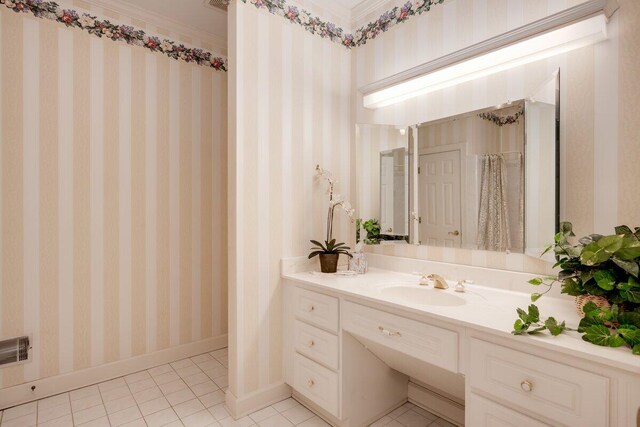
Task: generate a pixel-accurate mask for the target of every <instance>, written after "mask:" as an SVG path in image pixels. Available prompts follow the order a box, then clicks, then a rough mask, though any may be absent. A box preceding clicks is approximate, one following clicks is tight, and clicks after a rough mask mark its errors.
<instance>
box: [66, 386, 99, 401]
mask: <svg viewBox="0 0 640 427" xmlns="http://www.w3.org/2000/svg"><path fill="white" fill-rule="evenodd" d="M94 396H98V397H99V396H100V391H99V390H98V386H97V385H92V386H89V387H85V388H81V389H78V390H73V391H72V392H70V393H69V398H70V399H71V401H72V402H74V401H76V400H80V399H86V398H87V397H94Z"/></svg>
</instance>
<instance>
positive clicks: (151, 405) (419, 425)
mask: <svg viewBox="0 0 640 427" xmlns="http://www.w3.org/2000/svg"><path fill="white" fill-rule="evenodd" d="M227 365H228V356H227V350H226V349H222V350H217V351H214V352H211V353H205V354H201V355H199V356H195V357H192V358H190V359H183V360H178V361H176V362H173V363H170V364H167V365H162V366H156V367H155V368H151V369H148V370H146V371H141V372H137V373H135V374H131V375H127V376H125V377H121V378H116V379H114V380H110V381H106V382H103V383H100V384H97V385H92V386H89V387H85V388H82V389H79V390H74V391H71V392H69V393H63V394H59V395H56V396H52V397H48V398H46V399H42V400H39V401H37V402H31V403H27V404H24V405H20V406H16V407H13V408H9V409H7V410H5V411H4V412H1V411H0V427H32V426H46V427H67V426H69V427H71V426H83V427H103V426H104V427H119V426H128V427H147V426H148V427H161V426H167V427H179V426H184V427H205V426H207V427H252V426H256V427H291V426H301V427H325V426H328V424H327V423H325V422H324V421H323V420H322V419H320V418H319V417H318V416H316V415H315V414H314V413H313V412H311V411H310V410H308V409H307V408H305V407H304V406H302V405H301V404H299V403H298V402H297V401H296V400H294V399H286V400H283V401H282V402H279V403H276V404H275V405H272V406H269V407H267V408H264V409H261V410H259V411H256V412H254V413H253V414H251V415H249V416H246V417H244V418H241V419H239V420H236V421H234V420H233V419H232V418H231V417H230V416H229V413H228V412H227V410H226V409H225V407H224V391H225V390H226V388H227V385H228V377H227ZM372 426H374V427H381V426H388V427H426V426H431V427H453V424H450V423H447V422H446V421H444V420H441V419H438V417H436V416H435V415H433V414H431V413H429V412H427V411H425V410H423V409H422V408H419V407H417V406H415V405H412V404H411V403H407V404H405V405H403V406H402V407H400V408H398V409H396V410H395V411H393V412H391V413H390V414H389V415H387V416H385V417H383V418H382V419H380V420H378V421H377V422H375V423H374V424H372Z"/></svg>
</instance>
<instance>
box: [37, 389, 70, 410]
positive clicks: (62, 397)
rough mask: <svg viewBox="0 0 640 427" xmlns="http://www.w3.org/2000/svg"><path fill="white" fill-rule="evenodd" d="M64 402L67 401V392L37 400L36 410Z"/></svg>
mask: <svg viewBox="0 0 640 427" xmlns="http://www.w3.org/2000/svg"><path fill="white" fill-rule="evenodd" d="M65 403H69V393H63V394H58V395H56V396H51V397H47V398H46V399H42V400H38V411H41V410H45V409H49V408H53V407H54V406H60V405H63V404H65Z"/></svg>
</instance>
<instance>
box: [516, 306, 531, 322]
mask: <svg viewBox="0 0 640 427" xmlns="http://www.w3.org/2000/svg"><path fill="white" fill-rule="evenodd" d="M516 312H517V313H518V317H519V318H520V320H522V322H523V323H529V315H528V314H527V312H526V311H524V310H523V309H521V308H517V309H516Z"/></svg>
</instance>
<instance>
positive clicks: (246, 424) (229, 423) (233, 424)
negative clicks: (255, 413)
mask: <svg viewBox="0 0 640 427" xmlns="http://www.w3.org/2000/svg"><path fill="white" fill-rule="evenodd" d="M219 423H220V425H221V426H222V427H250V426H254V425H255V423H254V422H253V420H252V419H251V418H249V417H244V418H240V419H239V420H234V419H233V418H231V417H229V418H225V419H223V420H220V421H219Z"/></svg>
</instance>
